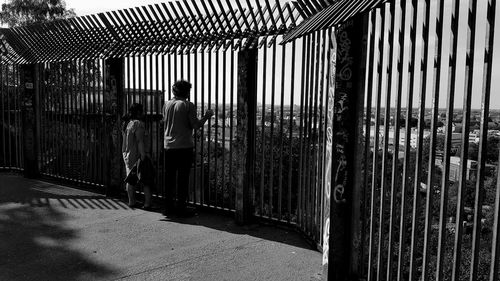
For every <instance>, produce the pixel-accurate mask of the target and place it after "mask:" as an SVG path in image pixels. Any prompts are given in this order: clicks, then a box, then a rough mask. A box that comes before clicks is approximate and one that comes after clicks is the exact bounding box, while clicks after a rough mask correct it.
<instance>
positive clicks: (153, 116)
mask: <svg viewBox="0 0 500 281" xmlns="http://www.w3.org/2000/svg"><path fill="white" fill-rule="evenodd" d="M153 56H154V54H150V55H149V56H148V57H149V72H147V73H148V74H149V91H148V92H149V94H148V96H149V115H150V121H149V139H148V141H149V151H147V153H149V155H150V157H151V160H153V159H155V157H154V154H153V152H154V146H153V144H157V143H158V136H155V135H154V134H153V133H154V132H158V130H155V127H156V126H157V125H158V121H157V119H156V110H155V100H156V94H157V92H156V88H155V87H153V73H154V72H153ZM155 77H156V80H158V75H156V76H155ZM146 101H147V99H146ZM153 139H154V140H155V141H154V142H153Z"/></svg>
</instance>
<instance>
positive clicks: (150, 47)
mask: <svg viewBox="0 0 500 281" xmlns="http://www.w3.org/2000/svg"><path fill="white" fill-rule="evenodd" d="M271 1H272V2H275V3H273V4H274V7H271V4H272V3H271ZM253 2H254V3H252V0H239V1H236V7H234V8H233V5H234V3H233V4H232V3H231V1H230V0H216V1H213V2H212V1H201V0H176V1H170V2H166V3H161V4H153V5H147V6H141V7H136V8H129V9H123V10H117V11H111V12H105V13H99V14H94V15H87V16H81V17H75V18H71V19H65V20H57V21H52V22H47V23H41V24H35V25H29V26H23V27H15V28H9V29H0V34H2V35H3V36H4V38H5V44H4V45H5V47H4V48H3V49H5V50H7V51H8V54H9V55H8V56H9V57H11V58H12V59H13V60H14V61H16V62H17V63H37V62H49V61H64V60H73V59H93V58H110V57H123V56H138V55H146V54H152V53H185V52H193V51H197V50H200V49H201V50H212V49H213V48H216V49H219V48H221V47H224V49H227V48H229V47H230V46H231V45H234V44H230V43H231V42H232V41H233V43H234V42H236V41H241V40H246V41H245V42H246V43H245V44H244V45H241V44H237V45H238V46H240V48H254V47H256V46H257V44H251V43H252V42H257V40H258V39H259V37H262V36H266V37H267V36H271V37H272V38H273V40H274V39H275V38H276V37H277V36H279V35H284V34H286V33H287V32H288V31H289V30H290V29H292V28H294V27H295V26H296V24H297V21H300V20H303V19H301V18H298V17H297V16H296V15H293V12H294V11H293V10H292V9H290V5H288V7H287V4H288V3H287V2H286V0H253ZM257 15H259V16H260V17H258V16H257Z"/></svg>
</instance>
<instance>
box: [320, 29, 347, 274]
mask: <svg viewBox="0 0 500 281" xmlns="http://www.w3.org/2000/svg"><path fill="white" fill-rule="evenodd" d="M351 27H353V22H351V21H350V22H347V23H345V24H343V25H342V26H341V27H339V28H337V29H335V31H333V32H332V34H331V36H330V38H331V39H330V42H329V43H330V46H329V48H330V52H331V56H330V61H329V84H328V109H327V118H326V147H325V171H324V187H325V189H324V190H325V191H324V218H323V223H324V224H323V226H324V227H323V236H322V238H323V274H324V276H325V278H326V279H328V278H330V277H331V276H333V275H335V276H337V274H338V272H336V273H334V272H329V264H333V263H335V264H337V263H339V264H344V261H342V259H343V260H345V258H342V255H343V253H342V251H338V249H340V248H342V247H340V248H339V243H342V242H340V241H337V240H338V239H340V240H342V239H343V237H345V231H346V230H344V229H341V228H342V225H343V224H342V218H341V217H339V216H342V215H341V214H342V213H343V212H342V211H341V210H342V209H343V208H345V207H346V206H349V205H348V204H347V203H350V202H348V200H349V196H347V194H350V193H349V192H350V190H348V189H347V188H349V187H348V186H349V185H348V184H349V183H348V180H349V179H348V178H349V176H348V153H349V148H350V147H351V144H350V143H349V137H350V135H349V131H350V130H351V128H350V126H351V125H350V124H351V123H352V120H351V119H352V118H350V114H351V112H350V111H351V108H350V106H351V105H350V104H349V102H350V100H349V99H350V94H352V91H353V88H354V87H353V79H354V76H355V74H354V70H353V64H354V57H353V56H352V42H351V40H350V36H351V35H350V33H351V32H352V28H351ZM339 219H340V220H339ZM339 227H340V228H339ZM332 229H335V232H332ZM331 235H333V236H331ZM334 243H335V244H334ZM330 250H331V251H332V252H330ZM333 253H335V254H334V255H333ZM340 271H341V270H340ZM340 271H339V272H340ZM332 274H333V275H332Z"/></svg>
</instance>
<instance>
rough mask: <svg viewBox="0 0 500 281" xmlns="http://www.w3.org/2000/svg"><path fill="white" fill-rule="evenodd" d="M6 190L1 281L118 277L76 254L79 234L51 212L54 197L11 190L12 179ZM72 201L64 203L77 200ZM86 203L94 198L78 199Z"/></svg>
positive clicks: (0, 211) (0, 204) (0, 218)
mask: <svg viewBox="0 0 500 281" xmlns="http://www.w3.org/2000/svg"><path fill="white" fill-rule="evenodd" d="M0 187H1V188H0V241H1V243H0V253H1V255H0V280H14V281H20V280H90V279H96V278H106V276H111V275H112V274H113V273H114V270H113V269H112V268H110V267H107V266H105V265H102V264H97V263H95V262H93V261H92V257H89V255H85V254H83V253H80V252H79V251H76V250H74V249H72V248H71V246H70V245H71V242H72V241H74V240H75V239H77V238H78V232H77V231H76V230H74V229H71V228H69V227H68V226H67V225H66V223H65V222H66V220H67V219H68V218H67V215H66V214H64V213H63V212H61V211H59V210H58V209H57V208H54V207H52V206H51V203H50V202H51V201H52V200H50V201H49V198H55V197H54V196H52V195H51V194H50V193H44V192H42V191H40V190H37V189H36V188H37V187H36V186H31V185H30V186H18V185H17V186H16V185H10V184H9V177H3V178H2V182H1V183H0ZM60 196H63V195H60ZM66 197H67V198H64V199H63V198H61V200H62V201H64V200H73V199H74V198H71V196H69V195H66ZM84 199H85V200H90V199H91V198H78V200H81V201H83V200H84ZM39 206H40V207H39Z"/></svg>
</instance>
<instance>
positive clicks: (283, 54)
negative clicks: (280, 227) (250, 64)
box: [275, 43, 286, 220]
mask: <svg viewBox="0 0 500 281" xmlns="http://www.w3.org/2000/svg"><path fill="white" fill-rule="evenodd" d="M275 44H276V43H275ZM285 57H286V45H285V44H283V45H281V85H280V91H281V95H280V104H281V105H280V134H279V135H280V137H279V138H280V146H279V147H280V154H279V168H278V175H279V179H278V219H279V220H282V219H283V215H282V201H283V176H284V175H283V146H284V142H283V135H284V130H283V128H284V124H283V123H284V117H283V115H284V107H285V104H284V103H285V62H286V61H285Z"/></svg>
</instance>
